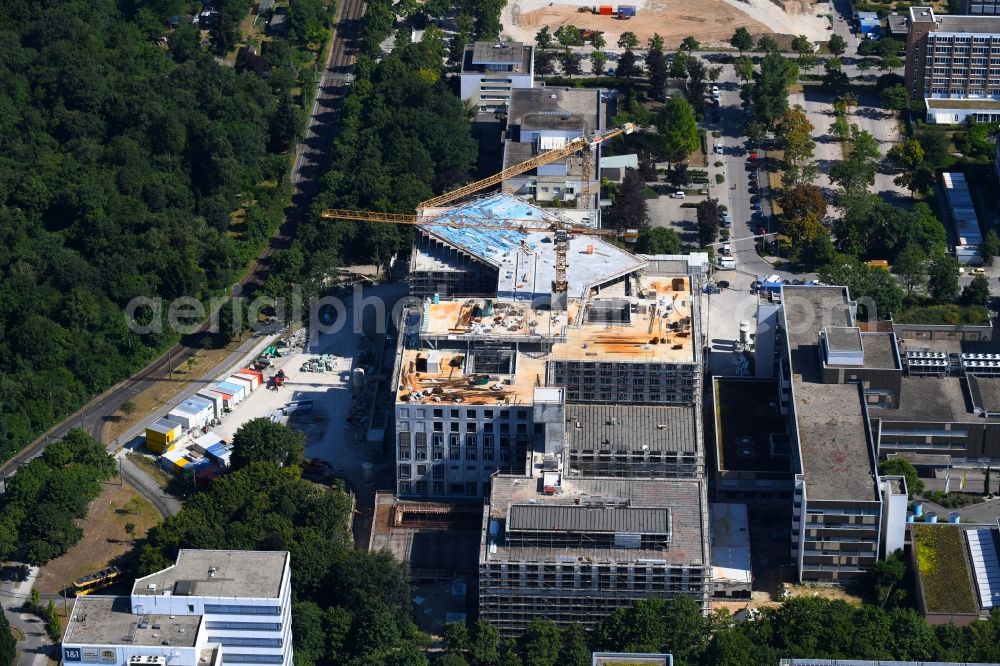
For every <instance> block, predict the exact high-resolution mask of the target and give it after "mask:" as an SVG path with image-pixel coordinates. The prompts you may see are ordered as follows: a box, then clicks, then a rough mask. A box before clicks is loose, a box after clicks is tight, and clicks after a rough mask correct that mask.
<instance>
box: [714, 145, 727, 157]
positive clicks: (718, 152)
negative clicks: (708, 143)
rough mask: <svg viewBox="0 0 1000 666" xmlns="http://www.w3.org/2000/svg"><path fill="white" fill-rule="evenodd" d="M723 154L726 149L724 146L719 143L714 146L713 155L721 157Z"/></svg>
mask: <svg viewBox="0 0 1000 666" xmlns="http://www.w3.org/2000/svg"><path fill="white" fill-rule="evenodd" d="M725 152H726V147H725V146H724V145H722V144H721V143H717V144H715V154H716V155H722V154H724V153H725Z"/></svg>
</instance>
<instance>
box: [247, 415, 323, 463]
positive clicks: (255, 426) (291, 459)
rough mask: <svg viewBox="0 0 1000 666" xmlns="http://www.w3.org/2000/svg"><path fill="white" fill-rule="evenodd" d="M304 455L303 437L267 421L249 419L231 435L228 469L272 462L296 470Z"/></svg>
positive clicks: (283, 426) (294, 431) (263, 419)
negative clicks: (231, 443)
mask: <svg viewBox="0 0 1000 666" xmlns="http://www.w3.org/2000/svg"><path fill="white" fill-rule="evenodd" d="M304 452H305V436H304V435H303V434H302V433H301V432H298V431H297V430H292V429H291V428H289V427H288V426H285V425H281V424H280V423H274V422H273V421H271V420H270V419H267V418H257V419H251V420H249V421H247V422H246V423H244V424H243V425H242V426H240V427H239V429H238V430H237V431H236V434H235V435H233V454H232V460H231V463H230V465H231V467H232V468H233V469H241V468H243V467H246V466H247V465H250V464H251V463H255V462H272V463H275V464H277V465H279V466H282V467H287V468H289V469H297V468H298V465H299V464H300V463H301V462H302V457H303V454H304Z"/></svg>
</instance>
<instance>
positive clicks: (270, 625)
mask: <svg viewBox="0 0 1000 666" xmlns="http://www.w3.org/2000/svg"><path fill="white" fill-rule="evenodd" d="M205 628H206V629H225V630H226V631H281V623H280V622H206V623H205Z"/></svg>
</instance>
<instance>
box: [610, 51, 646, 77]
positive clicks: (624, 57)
mask: <svg viewBox="0 0 1000 666" xmlns="http://www.w3.org/2000/svg"><path fill="white" fill-rule="evenodd" d="M639 74H640V71H639V66H638V65H637V64H636V60H635V54H634V53H632V51H631V50H630V49H626V50H625V52H624V53H622V54H621V55H620V56H618V67H617V68H616V69H615V76H617V77H618V78H620V79H631V78H632V77H634V76H639Z"/></svg>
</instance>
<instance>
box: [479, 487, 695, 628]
mask: <svg viewBox="0 0 1000 666" xmlns="http://www.w3.org/2000/svg"><path fill="white" fill-rule="evenodd" d="M705 507H706V497H705V485H704V482H703V481H702V480H696V479H689V480H669V481H666V480H654V479H609V478H593V479H582V478H574V479H563V480H562V482H561V484H560V485H559V486H558V487H557V488H556V487H553V486H549V485H546V482H545V472H541V473H540V474H538V475H536V476H535V477H534V478H524V477H523V476H519V477H515V476H498V477H496V478H495V479H494V480H493V486H492V492H491V495H490V503H489V506H487V507H486V509H485V510H484V512H483V537H482V542H481V543H480V550H479V616H480V617H481V618H483V619H485V620H487V621H488V622H490V623H491V624H492V625H493V626H495V627H497V628H498V629H499V630H500V632H501V634H503V635H504V636H517V635H520V634H522V633H523V632H524V630H525V628H526V627H527V625H528V624H529V623H530V622H531V620H533V619H534V618H536V617H544V618H547V619H549V620H552V621H554V622H556V623H558V624H563V625H565V624H572V623H582V624H584V625H592V624H593V623H595V622H597V621H598V620H600V619H601V618H602V617H604V616H606V615H607V614H609V613H610V612H612V611H613V610H615V609H616V608H620V607H623V606H628V605H630V604H631V603H633V602H634V601H636V600H639V599H646V598H651V597H660V598H670V597H674V596H678V595H689V596H691V597H693V598H694V599H695V600H696V601H697V602H698V603H699V604H700V605H702V606H703V607H707V603H708V593H709V587H710V585H709V573H708V572H709V568H710V561H709V555H708V525H707V520H706V511H705Z"/></svg>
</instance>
